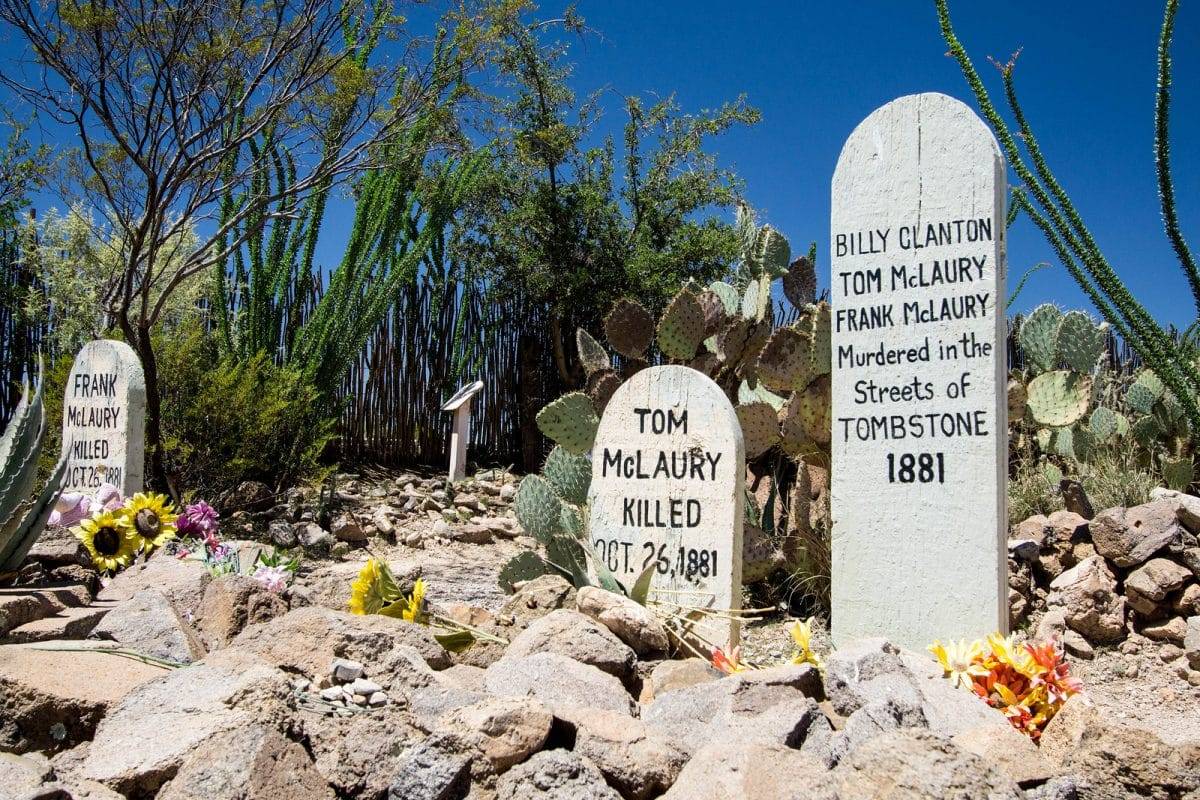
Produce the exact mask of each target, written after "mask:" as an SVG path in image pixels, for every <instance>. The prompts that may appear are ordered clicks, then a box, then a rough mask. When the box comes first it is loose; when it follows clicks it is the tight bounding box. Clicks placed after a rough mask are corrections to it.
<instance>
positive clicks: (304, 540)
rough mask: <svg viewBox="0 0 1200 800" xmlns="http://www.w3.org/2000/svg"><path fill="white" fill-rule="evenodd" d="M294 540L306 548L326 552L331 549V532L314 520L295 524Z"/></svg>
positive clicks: (332, 543) (332, 540) (332, 539)
mask: <svg viewBox="0 0 1200 800" xmlns="http://www.w3.org/2000/svg"><path fill="white" fill-rule="evenodd" d="M296 541H297V542H298V543H299V544H300V546H301V547H303V548H304V549H306V550H312V551H314V552H322V553H327V552H329V551H330V550H332V549H333V545H334V541H335V540H334V538H333V534H331V533H330V532H329V531H327V530H325V529H324V528H322V527H321V526H320V525H318V524H317V523H315V522H300V523H297V524H296Z"/></svg>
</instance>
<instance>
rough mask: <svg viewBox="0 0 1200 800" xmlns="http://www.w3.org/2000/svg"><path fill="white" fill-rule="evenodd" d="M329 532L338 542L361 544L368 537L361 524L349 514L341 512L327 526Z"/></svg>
mask: <svg viewBox="0 0 1200 800" xmlns="http://www.w3.org/2000/svg"><path fill="white" fill-rule="evenodd" d="M329 532H330V533H332V534H333V538H335V539H337V540H338V541H339V542H347V543H349V544H363V543H364V542H366V541H367V539H368V537H367V534H366V532H365V531H364V530H363V528H362V526H361V525H359V524H358V521H357V520H355V519H354V517H352V516H350V515H349V514H342V515H341V516H339V517H338V518H337V519H335V520H334V521H333V523H332V524H330V526H329Z"/></svg>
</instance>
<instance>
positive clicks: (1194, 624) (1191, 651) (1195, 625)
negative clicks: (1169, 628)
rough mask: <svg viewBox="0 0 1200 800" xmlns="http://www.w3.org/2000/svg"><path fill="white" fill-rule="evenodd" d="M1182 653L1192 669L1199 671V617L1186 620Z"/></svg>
mask: <svg viewBox="0 0 1200 800" xmlns="http://www.w3.org/2000/svg"><path fill="white" fill-rule="evenodd" d="M1183 652H1184V655H1185V656H1187V660H1188V664H1189V665H1190V666H1191V668H1192V669H1200V616H1195V617H1188V618H1187V633H1185V634H1184V635H1183Z"/></svg>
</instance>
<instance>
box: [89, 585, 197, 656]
mask: <svg viewBox="0 0 1200 800" xmlns="http://www.w3.org/2000/svg"><path fill="white" fill-rule="evenodd" d="M89 638H92V639H104V640H109V641H113V642H116V643H117V644H120V645H122V646H123V647H127V648H129V649H131V650H135V651H137V652H139V653H144V654H145V655H148V656H154V657H155V658H163V659H166V660H168V661H175V662H177V663H180V664H190V663H192V662H193V661H196V660H198V659H201V658H203V657H204V655H205V653H206V652H207V650H206V648H205V647H204V642H202V641H201V639H200V636H199V634H197V633H196V629H195V628H193V627H192V626H191V624H189V623H188V622H187V620H185V619H184V618H183V615H182V614H181V613H180V609H179V608H177V607H176V605H175V603H174V602H173V601H172V600H171V598H170V597H168V596H167V595H166V594H164V593H162V592H160V591H159V590H157V589H142V590H140V591H138V592H137V593H136V594H134V595H133V597H131V598H129V599H128V600H124V601H122V602H121V603H119V604H118V605H117V606H115V607H114V608H113V609H112V610H111V611H109V612H108V613H107V614H105V615H104V618H103V619H102V620H100V622H99V623H97V625H96V627H94V628H92V632H91V633H90V634H89Z"/></svg>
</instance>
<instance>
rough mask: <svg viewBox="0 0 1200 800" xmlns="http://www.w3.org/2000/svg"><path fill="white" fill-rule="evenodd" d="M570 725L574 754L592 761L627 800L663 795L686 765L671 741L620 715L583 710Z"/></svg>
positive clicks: (571, 718)
mask: <svg viewBox="0 0 1200 800" xmlns="http://www.w3.org/2000/svg"><path fill="white" fill-rule="evenodd" d="M567 721H568V722H569V723H570V724H571V725H572V726H573V727H574V729H575V747H574V748H573V749H574V752H576V753H578V754H579V755H581V756H584V757H586V758H588V759H590V760H591V761H592V763H594V764H595V765H596V766H597V767H598V768H599V769H600V772H601V773H603V775H604V777H605V778H606V779H607V780H608V783H609V785H610V786H612V787H613V788H615V789H616V790H617V791H618V792H620V793H621V796H622V797H624V798H626V799H627V800H645V798H649V797H657V796H658V795H660V794H662V793H663V792H664V791H666V790H667V789H668V788H669V787H670V786H671V784H673V783H674V782H675V779H676V777H678V775H679V772H680V770H682V769H683V765H684V764H686V763H687V756H686V755H684V754H683V753H682V752H681V751H680V750H679V749H678V748H676V747H675V746H674V745H672V744H671V743H670V742H669V741H667V740H666V739H664V738H662V737H660V736H658V735H656V734H655V733H653V732H652V731H650V730H648V729H647V728H646V725H645V724H644V723H643V722H641V721H640V720H636V719H630V718H629V717H628V716H626V715H624V714H621V713H619V712H616V711H603V710H601V709H595V708H581V709H576V710H573V711H571V712H570V713H569V714H568V716H567Z"/></svg>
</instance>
